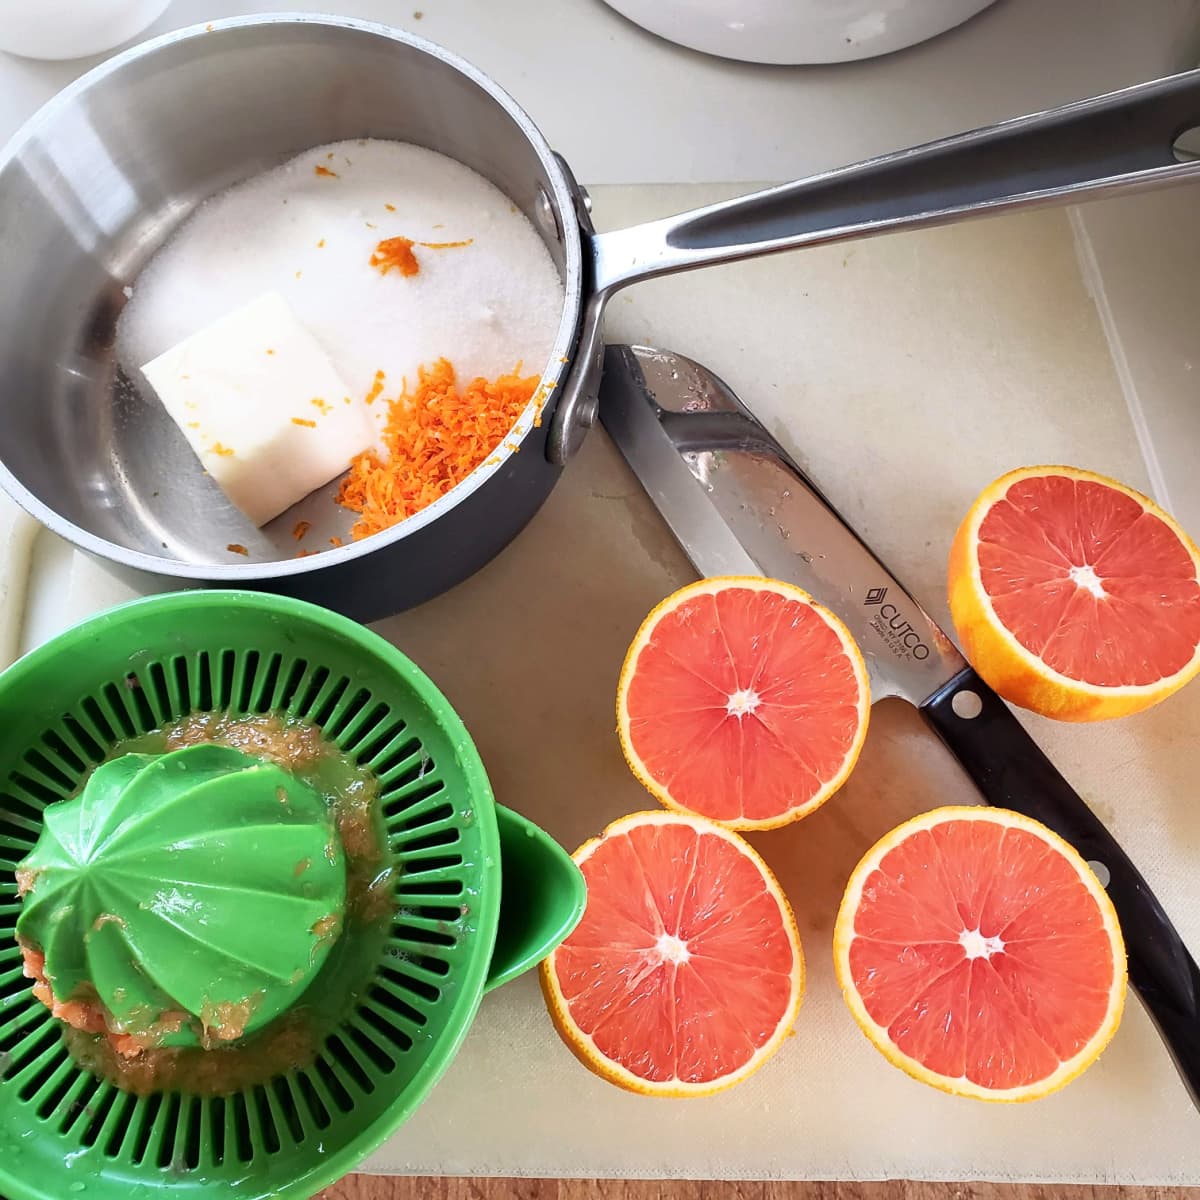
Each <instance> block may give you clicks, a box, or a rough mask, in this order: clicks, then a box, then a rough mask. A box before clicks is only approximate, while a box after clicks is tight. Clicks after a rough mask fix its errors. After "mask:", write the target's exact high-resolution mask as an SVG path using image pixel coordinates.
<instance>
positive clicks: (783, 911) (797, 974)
mask: <svg viewBox="0 0 1200 1200" xmlns="http://www.w3.org/2000/svg"><path fill="white" fill-rule="evenodd" d="M668 824H687V825H690V826H692V827H693V828H694V829H697V830H699V831H700V832H702V833H711V834H714V835H716V836H717V837H721V838H724V839H725V840H726V841H728V842H731V843H733V844H734V845H735V846H736V847H737V848H738V850H739V851H740V852H741V853H742V854H743V855H745V857H746V858H748V859H750V860H751V861H752V862H753V863H754V864H755V866H756V867H757V868H758V870H759V872H760V873H761V875H762V878H763V883H764V884H765V885H766V889H767V891H768V892H769V893H770V894H771V895H772V896H773V897H774V899H775V901H776V903H777V904H778V905H779V911H780V915H781V916H782V918H783V925H784V930H785V932H786V933H787V938H788V941H789V942H790V943H791V947H792V956H793V966H792V994H791V1001H790V1003H789V1004H788V1007H787V1009H786V1011H785V1012H784V1014H783V1016H782V1017H781V1018H780V1021H779V1025H778V1026H777V1027H776V1029H775V1031H774V1033H772V1035H771V1036H770V1037H769V1038H768V1039H767V1041H765V1042H764V1043H763V1044H762V1046H760V1047H759V1048H758V1049H757V1050H756V1051H755V1052H754V1054H753V1055H752V1056H751V1057H750V1058H749V1059H747V1060H746V1062H745V1063H743V1064H742V1066H740V1067H739V1068H738V1069H737V1070H736V1071H732V1072H730V1074H728V1075H723V1076H721V1077H720V1078H719V1079H712V1080H706V1081H705V1082H703V1083H687V1082H685V1081H684V1080H681V1079H675V1080H670V1081H666V1082H662V1083H656V1082H654V1081H652V1080H649V1079H643V1078H642V1077H641V1076H640V1075H635V1074H634V1073H633V1072H632V1071H630V1070H629V1069H628V1068H626V1067H624V1066H622V1065H621V1064H620V1063H619V1062H615V1061H613V1060H612V1059H611V1058H608V1057H607V1056H606V1055H604V1054H602V1053H601V1052H600V1051H599V1050H598V1049H597V1048H596V1044H595V1042H594V1041H593V1040H592V1038H591V1037H590V1036H589V1035H588V1034H586V1033H584V1031H583V1030H582V1029H580V1028H579V1026H578V1025H577V1024H576V1023H575V1021H574V1020H573V1019H572V1017H571V1012H570V1007H569V1005H568V1004H567V1000H566V997H565V996H564V995H563V992H562V988H561V987H560V986H559V982H558V977H557V975H556V974H555V971H554V961H555V953H551V954H550V955H549V956H548V957H547V958H545V959H543V961H542V963H541V966H540V967H539V968H538V978H539V982H540V983H541V987H542V996H543V997H544V999H545V1001H546V1008H547V1009H548V1011H549V1013H550V1019H551V1021H552V1022H553V1023H554V1028H555V1029H556V1030H558V1034H559V1037H561V1038H562V1040H563V1041H564V1042H565V1043H566V1046H567V1049H568V1050H570V1051H571V1053H572V1054H573V1055H574V1056H575V1057H576V1058H577V1059H578V1060H579V1061H580V1062H581V1063H583V1065H584V1066H585V1067H587V1068H588V1070H589V1071H591V1072H592V1073H593V1074H595V1075H598V1076H600V1078H601V1079H606V1080H607V1081H608V1082H609V1083H615V1084H616V1085H617V1086H618V1087H620V1088H624V1089H625V1090H626V1091H629V1092H637V1093H638V1094H639V1095H643V1096H664V1097H673V1098H677V1099H683V1098H687V1097H692V1096H711V1095H714V1094H715V1093H717V1092H723V1091H727V1090H728V1089H729V1088H731V1087H734V1086H735V1085H736V1084H739V1083H741V1082H742V1081H743V1080H744V1079H748V1078H749V1077H750V1076H751V1075H753V1074H754V1073H755V1072H756V1071H757V1070H759V1068H760V1067H762V1066H763V1064H764V1063H765V1062H766V1061H767V1060H768V1059H769V1058H771V1057H772V1055H774V1054H775V1052H776V1051H777V1050H778V1049H779V1047H780V1046H781V1045H782V1044H783V1042H784V1040H785V1039H786V1038H787V1037H788V1035H789V1034H790V1033H791V1030H792V1026H793V1025H794V1024H795V1023H796V1016H797V1014H798V1013H799V1011H800V1004H801V1002H802V1001H803V999H804V987H805V971H804V951H803V949H802V947H801V945H800V931H799V929H798V928H797V927H796V918H795V916H794V915H793V913H792V908H791V905H790V904H789V903H788V900H787V896H786V895H785V894H784V891H783V888H781V887H780V886H779V881H778V880H777V879H776V878H775V876H774V874H773V873H772V871H771V868H770V867H768V866H767V864H766V863H765V862H763V860H762V858H761V857H760V855H759V854H758V853H757V852H756V851H755V850H754V848H753V847H752V846H751V845H750V844H749V843H748V842H747V841H745V839H744V838H741V837H739V836H738V835H737V834H736V833H733V832H731V831H730V830H729V828H728V827H727V826H725V825H721V824H718V822H716V821H710V820H709V819H708V818H707V817H700V816H696V815H695V814H693V813H686V814H676V813H671V812H662V811H655V810H651V811H648V812H638V813H631V814H630V815H629V816H627V817H621V818H620V819H619V820H616V821H614V822H613V823H612V824H611V825H609V826H608V827H607V828H606V829H605V830H604V832H603V833H601V834H600V836H599V837H594V838H590V839H589V840H588V841H586V842H584V844H583V845H582V846H580V847H579V849H578V850H576V851H575V853H574V854H572V855H571V858H572V859H573V860H574V862H575V863H576V865H577V866H582V864H583V863H584V862H585V861H586V860H587V859H588V858H590V857H591V855H592V853H593V852H594V851H595V849H596V847H597V846H599V845H600V843H601V842H603V841H604V840H605V839H606V838H608V837H612V836H620V835H621V834H623V833H625V832H626V831H627V830H629V829H632V828H634V827H636V826H639V825H668Z"/></svg>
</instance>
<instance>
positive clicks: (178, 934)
mask: <svg viewBox="0 0 1200 1200" xmlns="http://www.w3.org/2000/svg"><path fill="white" fill-rule="evenodd" d="M18 870H19V871H20V872H22V873H23V874H24V877H25V879H26V881H27V882H26V886H27V888H28V890H27V892H26V894H25V896H24V898H23V902H22V905H21V915H20V916H19V917H18V918H17V936H18V937H19V938H20V939H22V940H23V941H24V942H27V943H30V944H32V945H34V946H38V947H40V948H41V949H42V951H43V952H44V954H45V972H46V976H47V978H48V979H50V980H52V981H53V984H52V986H53V991H54V994H55V996H56V998H57V999H59V1000H66V999H68V998H69V997H70V996H72V995H73V994H77V993H78V992H79V989H80V988H81V987H83V986H90V987H91V988H94V990H95V992H96V994H97V996H98V998H99V1000H100V1001H101V1002H102V1003H103V1005H104V1006H105V1007H106V1008H107V1009H108V1011H109V1013H110V1014H111V1015H112V1017H113V1018H114V1021H113V1024H114V1025H115V1027H116V1029H117V1030H118V1031H119V1032H122V1033H129V1034H132V1035H134V1036H137V1035H139V1034H140V1035H142V1036H143V1037H146V1036H148V1035H149V1034H151V1032H152V1031H154V1030H155V1029H156V1027H160V1026H161V1023H162V1018H163V1016H164V1014H176V1015H177V1019H176V1020H175V1021H174V1024H176V1025H179V1026H180V1027H179V1028H178V1029H177V1030H175V1031H171V1032H168V1033H166V1034H165V1035H159V1036H155V1037H154V1038H153V1041H154V1044H156V1045H167V1046H186V1045H193V1046H194V1045H198V1044H200V1043H201V1041H202V1040H203V1041H204V1042H206V1043H211V1044H217V1043H220V1042H222V1041H226V1040H231V1039H237V1038H238V1037H240V1036H241V1035H242V1034H243V1033H246V1034H249V1033H253V1032H255V1031H256V1030H258V1029H260V1028H262V1027H263V1026H264V1025H266V1024H267V1023H269V1022H270V1021H271V1020H273V1019H274V1018H275V1017H277V1016H279V1015H280V1014H281V1013H283V1012H285V1011H287V1010H288V1009H289V1008H290V1007H291V1006H292V1004H293V1003H294V1002H295V1001H296V1000H297V999H298V997H299V995H300V993H301V992H302V991H303V990H304V989H305V988H306V987H307V986H308V984H309V983H311V982H312V979H313V977H314V976H315V975H316V974H317V973H318V970H319V968H320V967H321V966H322V965H324V962H325V959H326V958H327V957H328V954H329V948H330V946H331V945H332V943H333V940H334V937H333V936H332V935H333V934H334V933H336V932H337V931H339V930H340V929H341V928H342V925H343V920H344V917H345V904H346V862H345V855H344V853H343V850H342V846H341V842H340V841H339V840H338V838H337V836H336V833H335V831H334V821H333V816H332V814H331V813H330V811H329V809H328V807H327V805H326V803H325V800H324V798H323V797H322V796H321V795H320V794H319V793H317V792H316V791H314V790H313V789H312V788H311V787H309V786H308V785H307V784H304V783H302V782H301V781H299V780H297V779H295V778H294V777H293V776H292V775H290V774H289V773H288V772H286V771H285V770H283V768H282V767H279V766H277V765H275V764H274V763H271V762H266V761H263V760H262V759H257V758H252V757H250V756H249V755H247V754H244V753H242V752H241V751H240V750H236V749H234V748H233V747H230V746H223V745H195V746H187V747H184V748H183V749H180V750H174V751H172V752H170V753H168V754H160V755H147V754H132V753H131V754H124V755H122V756H121V757H119V758H116V759H114V760H112V761H111V762H107V763H104V764H103V765H101V766H99V767H97V768H96V770H95V771H93V772H92V774H91V775H90V776H89V777H88V780H87V783H86V784H85V785H84V787H83V790H82V791H81V792H80V794H79V795H78V796H77V797H76V798H75V799H73V800H66V801H62V802H60V803H58V804H52V805H51V806H50V807H49V808H47V809H46V811H45V813H44V816H43V826H42V833H41V836H40V837H39V838H38V842H37V845H36V847H35V848H34V850H33V852H32V853H31V854H30V855H28V856H27V857H26V858H25V859H24V861H23V862H22V863H20V864H19V866H18ZM178 1017H183V1018H186V1019H185V1020H184V1021H182V1022H181V1021H180V1020H179V1019H178Z"/></svg>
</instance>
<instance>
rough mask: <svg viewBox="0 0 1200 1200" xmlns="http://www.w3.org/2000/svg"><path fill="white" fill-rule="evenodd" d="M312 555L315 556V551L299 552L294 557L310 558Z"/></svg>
mask: <svg viewBox="0 0 1200 1200" xmlns="http://www.w3.org/2000/svg"><path fill="white" fill-rule="evenodd" d="M314 554H316V551H315V550H301V551H300V553H299V554H297V555H296V556H295V557H296V558H311V557H312V555H314Z"/></svg>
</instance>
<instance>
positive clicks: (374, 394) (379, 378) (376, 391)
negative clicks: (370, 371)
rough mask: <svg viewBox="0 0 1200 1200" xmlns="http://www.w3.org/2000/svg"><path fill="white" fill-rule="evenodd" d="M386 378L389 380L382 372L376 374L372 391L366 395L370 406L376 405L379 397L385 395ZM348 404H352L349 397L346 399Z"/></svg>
mask: <svg viewBox="0 0 1200 1200" xmlns="http://www.w3.org/2000/svg"><path fill="white" fill-rule="evenodd" d="M386 378H387V376H386V375H384V373H383V372H382V371H376V372H375V379H374V380H373V381H372V383H371V390H370V391H369V392H368V393H367V394H366V397H365V399H366V402H367V403H368V404H374V403H375V401H376V400H378V399H379V397H380V396H382V395H383V381H384V379H386ZM346 403H347V404H349V403H350V397H349V396H347V397H346Z"/></svg>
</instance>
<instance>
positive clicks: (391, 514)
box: [337, 358, 538, 540]
mask: <svg viewBox="0 0 1200 1200" xmlns="http://www.w3.org/2000/svg"><path fill="white" fill-rule="evenodd" d="M537 382H538V380H537V376H536V375H530V376H527V377H525V378H522V377H520V376H519V375H517V374H516V373H515V372H513V373H511V374H508V375H502V376H500V377H499V378H498V379H493V380H488V379H482V378H480V379H473V380H471V382H470V383H469V384H467V385H466V387H464V388H462V389H461V390H460V389H459V387H458V385H457V381H456V379H455V376H454V368H453V366H451V364H450V363H449V362H447V361H446V359H444V358H442V359H438V361H437V362H435V363H434V364H433V365H432V366H429V367H421V368H420V371H419V373H418V383H417V389H416V391H415V392H413V393H410V392H409V390H408V387H407V385H406V386H405V388H404V391H403V392H402V393H401V395H400V396H398V397H397V398H396V399H395V400H392V401H389V403H388V419H387V424H386V425H385V426H384V429H383V441H384V445H385V446H386V447H387V451H388V457H387V459H386V461H385V460H383V459H381V458H380V457H379V456H378V455H377V454H376V453H375V451H373V450H367V451H365V452H364V453H363V454H360V455H359V456H358V457H357V458H356V459H355V460H354V461H353V462H352V463H351V464H350V470H349V472H348V473H347V474H346V477H345V479H343V481H342V486H341V489H340V491H339V492H338V497H337V499H338V503H339V504H341V505H344V506H345V507H346V508H349V509H351V510H352V511H353V512H356V513H358V514H359V519H358V520H357V521H355V523H354V526H353V527H352V528H351V530H350V535H351V537H353V538H354V539H355V540H358V539H359V538H364V537H370V536H371V534H373V533H379V532H380V531H381V530H384V529H387V528H389V527H390V526H392V525H395V524H396V522H397V521H403V520H404V519H405V518H406V517H410V516H412V514H413V513H415V512H419V511H420V510H421V509H423V508H425V507H426V505H429V504H432V503H433V502H434V501H435V500H437V499H438V498H439V497H441V496H444V495H445V494H446V493H447V492H448V491H450V489H451V488H453V487H455V486H456V485H457V484H459V483H461V482H462V481H463V480H464V479H465V478H466V477H467V476H468V475H469V474H470V473H471V472H472V471H473V470H474V469H475V468H476V467H477V466H479V464H480V463H481V462H483V461H484V459H486V458H487V457H488V456H489V455H491V454H493V453H494V452H495V451H496V449H497V448H498V447H499V445H500V443H501V442H502V441H503V440H504V438H505V437H506V436H507V435H508V433H509V432H510V430H511V429H512V427H513V425H514V424H515V423H516V421H517V418H518V417H519V416H520V415H521V413H522V412H523V411H524V409H525V407H526V406H527V405H528V404H529V400H530V397H531V396H532V395H533V392H534V389H535V388H536V387H537Z"/></svg>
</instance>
